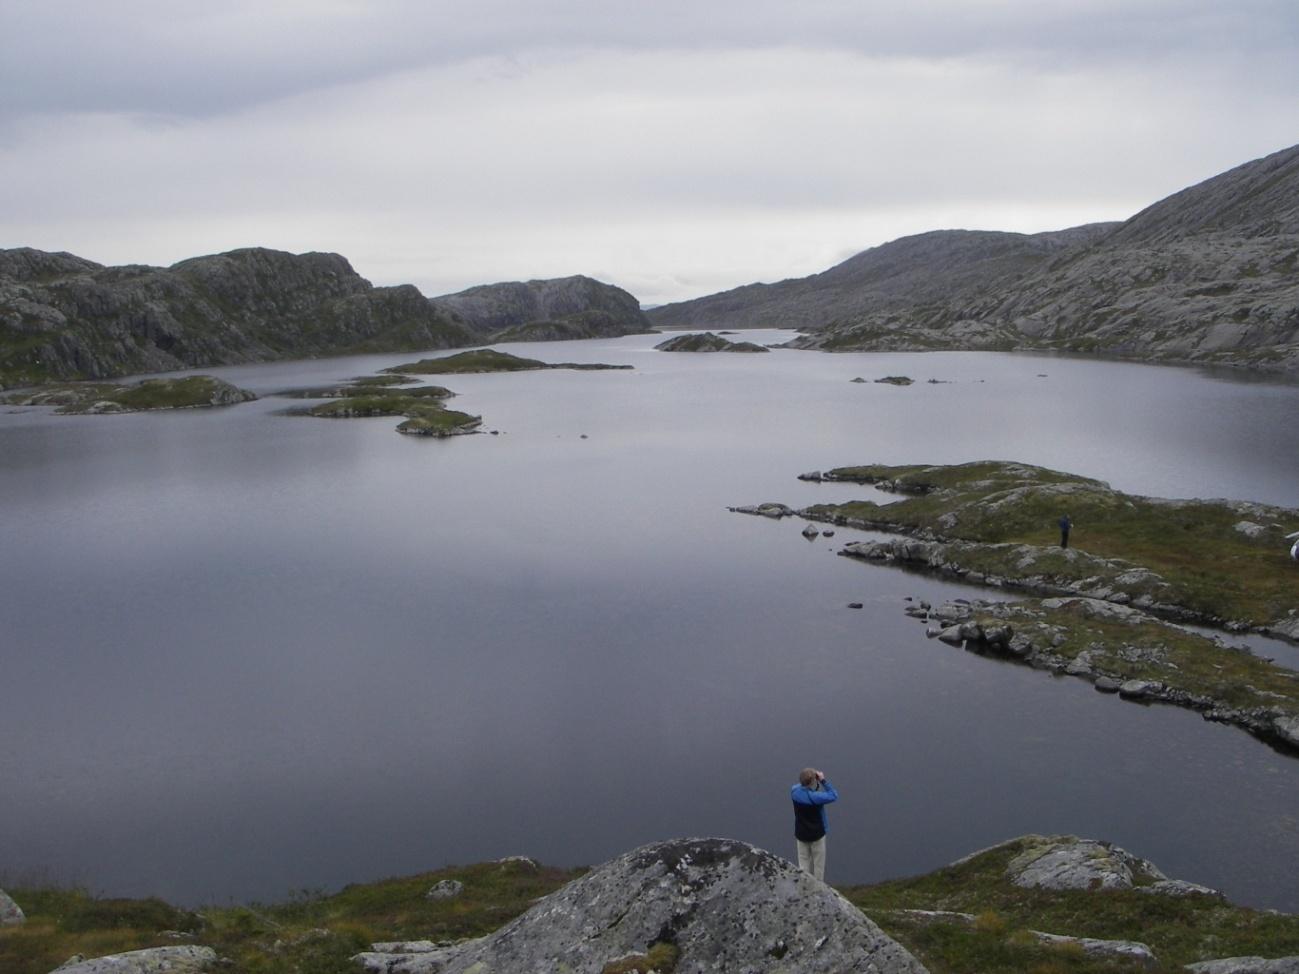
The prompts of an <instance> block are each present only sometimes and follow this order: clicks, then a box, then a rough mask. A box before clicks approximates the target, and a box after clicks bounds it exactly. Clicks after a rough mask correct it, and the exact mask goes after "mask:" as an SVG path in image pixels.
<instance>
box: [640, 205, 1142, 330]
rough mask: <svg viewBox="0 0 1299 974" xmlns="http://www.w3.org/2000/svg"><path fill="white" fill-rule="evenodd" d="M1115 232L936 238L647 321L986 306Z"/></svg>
mask: <svg viewBox="0 0 1299 974" xmlns="http://www.w3.org/2000/svg"><path fill="white" fill-rule="evenodd" d="M1115 226H1117V224H1112V223H1098V224H1091V225H1089V226H1084V227H1075V228H1074V229H1072V230H1061V231H1057V232H1053V233H1038V234H1023V233H1002V232H998V231H988V230H934V231H931V232H929V233H921V234H916V235H915V236H911V237H902V238H901V239H899V240H894V241H892V242H891V243H886V244H881V245H880V246H878V247H872V248H871V249H870V250H866V251H863V252H862V253H860V254H857V255H856V256H854V257H850V258H848V259H847V260H846V261H844V262H843V263H842V264H837V265H835V266H834V267H832V268H830V269H829V270H828V271H823V272H821V273H820V274H813V275H812V276H811V277H802V278H793V279H790V280H786V281H780V282H778V283H776V284H746V285H745V286H743V287H738V288H735V289H734V290H731V291H723V292H722V293H720V294H713V295H709V296H708V297H703V298H696V299H695V300H693V301H682V302H679V303H677V304H667V305H662V306H660V307H658V308H654V309H653V310H651V311H649V312H647V314H648V316H649V319H650V321H652V322H653V323H654V324H655V325H656V326H658V327H663V328H798V329H817V328H821V327H822V326H824V325H827V324H829V323H830V322H833V321H838V320H841V319H845V318H851V317H852V316H854V315H858V314H865V313H867V312H873V311H880V310H888V309H910V308H915V307H918V306H925V305H930V304H936V303H940V302H943V301H947V300H950V298H951V297H952V296H953V295H956V294H961V295H966V296H967V297H968V299H969V300H978V299H980V298H984V299H986V298H987V296H988V295H990V294H994V293H997V292H999V291H1001V290H1003V289H1004V288H1005V287H1007V286H1009V284H1010V282H1013V281H1015V280H1018V279H1020V278H1022V277H1023V276H1024V275H1025V274H1027V273H1028V272H1029V271H1031V270H1033V269H1034V268H1036V267H1038V266H1039V265H1041V264H1043V263H1045V262H1047V261H1048V260H1049V259H1050V258H1052V257H1054V256H1057V255H1058V254H1060V253H1061V252H1062V251H1064V250H1066V249H1068V248H1070V247H1073V246H1075V245H1078V244H1086V243H1089V242H1091V241H1093V240H1095V239H1096V238H1097V237H1099V236H1102V235H1103V234H1104V233H1106V232H1107V231H1109V230H1112V229H1113V228H1114V227H1115Z"/></svg>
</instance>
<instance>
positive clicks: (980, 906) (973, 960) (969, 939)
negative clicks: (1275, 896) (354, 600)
mask: <svg viewBox="0 0 1299 974" xmlns="http://www.w3.org/2000/svg"><path fill="white" fill-rule="evenodd" d="M1022 848H1023V846H1022V845H1021V844H1019V843H1008V844H1006V845H1003V846H998V847H997V848H995V849H992V850H989V851H987V852H985V853H982V854H980V855H977V856H974V857H972V858H970V859H968V860H966V861H964V862H962V863H960V864H957V865H952V866H948V867H945V868H943V869H938V870H935V871H934V872H932V873H928V874H926V875H924V876H917V877H914V878H911V879H900V880H894V881H890V882H885V883H878V884H876V885H873V886H849V887H843V888H841V890H840V891H841V892H842V893H843V894H844V895H845V896H847V898H848V899H849V900H850V901H851V902H852V903H853V904H855V905H856V906H857V907H859V908H860V909H861V910H862V911H863V912H865V914H866V915H867V916H869V917H870V918H871V919H872V920H874V921H875V922H876V923H878V924H879V925H880V926H881V927H882V928H883V929H884V931H885V932H886V933H888V934H889V936H891V937H893V938H894V939H895V940H897V941H899V942H900V943H902V944H903V945H904V946H906V947H907V948H908V949H909V950H911V951H912V952H913V953H915V954H916V956H917V957H919V958H920V959H921V960H922V961H923V962H924V964H925V966H926V967H928V968H929V970H930V971H931V972H933V974H1024V972H1032V974H1100V972H1111V974H1112V972H1117V971H1141V970H1144V971H1170V972H1171V971H1179V970H1181V968H1182V966H1183V965H1185V964H1189V963H1194V962H1197V961H1201V960H1208V959H1213V958H1220V957H1240V956H1256V957H1285V956H1294V955H1299V916H1292V915H1287V914H1279V913H1272V912H1269V911H1263V910H1251V909H1247V908H1244V907H1238V906H1234V905H1232V904H1230V903H1228V902H1226V901H1224V900H1221V899H1219V898H1217V897H1213V896H1204V895H1191V896H1186V897H1173V896H1161V895H1151V894H1149V893H1142V892H1140V891H1139V889H1126V890H1044V889H1024V888H1021V887H1019V886H1016V885H1014V884H1013V883H1012V882H1011V881H1010V880H1009V879H1008V878H1007V876H1006V867H1007V865H1008V864H1009V862H1010V860H1011V859H1012V858H1014V857H1015V856H1016V855H1018V854H1019V853H1020V852H1021V851H1022ZM906 910H927V911H950V912H951V913H964V914H972V915H973V916H974V918H975V919H974V922H973V923H970V922H963V921H962V920H960V919H959V918H956V917H952V918H951V919H945V920H944V919H940V920H937V921H935V920H934V919H923V918H920V917H917V916H916V915H914V914H907V913H904V912H901V911H906ZM1032 931H1041V932H1045V933H1055V934H1066V935H1068V936H1071V937H1092V938H1096V939H1098V940H1131V941H1138V942H1140V943H1143V944H1145V945H1146V946H1148V947H1150V948H1151V950H1152V952H1153V953H1154V955H1155V957H1156V958H1158V963H1157V964H1156V966H1154V967H1149V966H1145V965H1142V964H1140V963H1139V962H1137V961H1135V960H1121V959H1114V958H1109V959H1101V958H1098V957H1094V956H1088V955H1087V954H1085V953H1083V951H1082V950H1081V949H1080V948H1078V947H1077V946H1076V945H1072V944H1058V945H1050V944H1045V943H1042V942H1040V941H1039V940H1038V939H1037V938H1036V937H1035V936H1034V934H1033V933H1032Z"/></svg>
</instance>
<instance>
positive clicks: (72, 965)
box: [58, 945, 217, 974]
mask: <svg viewBox="0 0 1299 974" xmlns="http://www.w3.org/2000/svg"><path fill="white" fill-rule="evenodd" d="M216 959H217V954H216V951H215V950H213V949H212V948H211V947H194V946H188V945H187V946H183V947H150V948H149V949H148V950H131V951H127V952H126V953H123V954H108V955H106V956H104V957H95V958H92V959H91V960H76V959H74V960H73V961H71V962H69V963H67V964H64V965H63V966H62V967H59V968H58V974H201V972H203V971H206V970H207V969H208V968H209V966H210V965H212V964H215V963H216Z"/></svg>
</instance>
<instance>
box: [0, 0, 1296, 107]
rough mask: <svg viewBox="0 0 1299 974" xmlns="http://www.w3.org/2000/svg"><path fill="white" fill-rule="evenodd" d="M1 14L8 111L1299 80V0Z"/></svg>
mask: <svg viewBox="0 0 1299 974" xmlns="http://www.w3.org/2000/svg"><path fill="white" fill-rule="evenodd" d="M1224 8H1226V9H1224ZM2 16H3V20H2V21H0V28H3V29H0V90H4V91H5V92H6V97H5V99H4V105H5V107H4V109H3V111H4V112H5V113H6V114H9V115H13V114H18V113H34V112H50V113H57V112H63V111H73V112H125V113H144V114H149V113H156V114H164V115H176V116H194V117H204V116H210V115H213V114H217V113H221V112H225V111H233V110H239V109H244V108H247V107H249V106H252V105H257V104H261V103H264V102H267V101H273V100H276V99H280V98H285V97H291V96H293V95H296V94H301V93H303V92H306V91H312V90H318V89H325V88H329V87H331V86H336V85H344V84H354V83H357V82H360V81H365V80H367V79H372V78H376V77H380V76H383V75H387V74H393V73H399V72H402V71H410V70H416V69H421V68H427V67H430V66H435V65H444V64H448V63H454V62H457V61H461V60H465V59H470V58H476V57H503V58H508V57H513V56H518V55H522V54H526V53H528V52H536V51H546V50H582V49H590V48H596V49H615V50H627V51H637V50H651V49H655V50H657V49H668V48H679V49H687V50H700V49H705V50H706V49H717V50H742V49H752V48H770V47H778V46H801V47H807V48H812V49H818V50H840V51H851V52H855V53H858V54H861V55H864V56H870V57H920V58H935V57H970V56H988V55H994V54H998V55H1004V54H1010V55H1014V56H1017V57H1021V58H1023V59H1025V60H1026V61H1027V62H1029V63H1033V62H1037V63H1049V64H1052V65H1054V66H1057V67H1058V66H1060V65H1061V64H1068V63H1086V62H1093V61H1096V60H1100V61H1114V60H1119V61H1124V60H1131V59H1134V58H1135V59H1138V60H1149V59H1157V58H1160V57H1165V56H1178V55H1179V54H1187V53H1204V54H1211V53H1213V52H1215V51H1223V50H1241V49H1247V50H1248V51H1249V52H1250V55H1251V56H1252V57H1254V58H1255V59H1257V61H1258V62H1259V64H1260V66H1262V67H1263V68H1264V69H1269V70H1275V71H1277V72H1278V73H1279V74H1281V75H1283V76H1286V77H1289V78H1292V79H1293V78H1296V77H1299V69H1296V68H1295V67H1294V66H1293V63H1292V62H1293V60H1294V59H1293V58H1286V60H1284V61H1278V62H1277V63H1275V64H1273V63H1272V61H1271V56H1272V55H1273V54H1276V53H1280V54H1287V53H1289V52H1293V50H1294V48H1295V46H1296V44H1299V17H1297V16H1296V14H1295V9H1294V4H1293V0H1237V2H1235V3H1232V4H1231V5H1230V6H1229V8H1228V7H1227V5H1224V4H1222V3H1220V2H1218V0H1149V2H1145V3H1141V4H1134V3H1131V2H1130V0H1128V2H1125V0H1069V2H1064V0H1053V2H1051V3H1042V2H1040V0H1014V2H1002V3H996V4H985V3H980V4H971V3H969V2H968V0H913V2H911V3H908V4H905V5H902V4H883V3H866V2H862V0H811V2H807V3H801V4H791V3H788V2H787V0H713V2H708V3H699V2H698V0H657V2H652V3H647V2H644V0H554V2H548V3H537V2H534V0H478V2H474V3H464V2H437V0H434V2H418V0H368V2H360V0H334V2H321V3H301V2H289V0H281V2H279V3H271V4H267V3H264V2H261V0H226V2H223V3H219V4H214V3H211V2H210V0H171V2H158V0H123V2H116V3H100V2H96V0H16V2H15V0H11V2H10V3H7V4H6V5H5V7H4V13H3V15H2Z"/></svg>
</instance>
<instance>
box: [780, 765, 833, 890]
mask: <svg viewBox="0 0 1299 974" xmlns="http://www.w3.org/2000/svg"><path fill="white" fill-rule="evenodd" d="M789 797H790V798H792V799H793V800H794V840H795V845H797V846H798V868H799V869H801V870H803V872H805V873H810V874H811V875H813V876H815V877H816V878H817V879H819V880H821V881H822V882H824V881H825V833H826V832H827V831H829V828H830V826H829V825H828V824H827V822H826V820H825V806H826V805H829V804H830V803H831V802H833V801H838V800H839V793H838V792H837V791H835V790H834V785H832V784H830V782H828V781H826V779H825V775H824V774H822V773H821V772H820V771H817V770H816V768H804V769H803V770H802V771H800V772H799V773H798V784H796V785H794V786H793V787H792V788H790V789H789Z"/></svg>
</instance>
